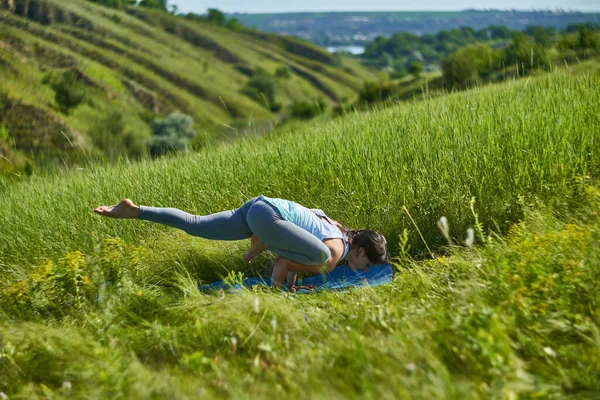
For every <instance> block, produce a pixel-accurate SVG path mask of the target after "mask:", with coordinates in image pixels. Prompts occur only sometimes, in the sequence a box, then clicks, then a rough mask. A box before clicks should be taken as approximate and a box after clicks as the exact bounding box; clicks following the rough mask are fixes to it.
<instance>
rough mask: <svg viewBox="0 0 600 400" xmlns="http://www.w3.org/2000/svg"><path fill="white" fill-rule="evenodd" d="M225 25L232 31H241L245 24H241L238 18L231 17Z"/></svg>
mask: <svg viewBox="0 0 600 400" xmlns="http://www.w3.org/2000/svg"><path fill="white" fill-rule="evenodd" d="M225 27H226V28H227V29H231V30H232V31H239V30H240V29H242V27H243V26H242V25H241V24H240V22H239V21H238V19H237V18H230V19H228V20H227V23H226V24H225Z"/></svg>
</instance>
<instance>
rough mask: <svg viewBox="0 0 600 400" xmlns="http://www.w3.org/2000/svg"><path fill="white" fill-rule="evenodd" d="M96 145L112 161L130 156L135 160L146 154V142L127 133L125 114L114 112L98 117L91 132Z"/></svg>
mask: <svg viewBox="0 0 600 400" xmlns="http://www.w3.org/2000/svg"><path fill="white" fill-rule="evenodd" d="M90 137H91V138H92V140H93V142H94V145H95V146H97V147H98V148H100V149H101V150H102V151H103V154H104V155H105V156H106V157H107V158H108V159H109V160H111V161H115V160H117V159H118V158H119V157H120V156H125V155H128V156H129V157H131V158H133V159H135V158H139V157H141V156H142V155H143V154H144V153H145V150H146V149H145V146H144V142H143V141H142V140H141V139H138V138H136V137H135V136H134V135H133V134H132V133H131V132H125V121H124V118H123V114H121V113H120V112H118V111H112V112H109V113H107V114H106V115H102V116H100V117H98V119H97V121H96V123H95V124H94V126H93V127H92V130H91V132H90Z"/></svg>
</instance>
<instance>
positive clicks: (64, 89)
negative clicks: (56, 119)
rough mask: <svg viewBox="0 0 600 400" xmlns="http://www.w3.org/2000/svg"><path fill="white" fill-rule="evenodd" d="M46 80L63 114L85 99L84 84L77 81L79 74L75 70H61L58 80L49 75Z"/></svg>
mask: <svg viewBox="0 0 600 400" xmlns="http://www.w3.org/2000/svg"><path fill="white" fill-rule="evenodd" d="M47 80H48V82H49V83H50V87H52V89H54V92H55V95H54V100H55V101H56V103H57V104H58V107H59V109H60V111H61V112H62V113H63V114H65V115H69V111H71V110H72V109H74V108H75V107H77V106H78V105H80V104H81V103H83V101H84V100H85V97H86V89H85V86H84V85H83V84H82V83H81V82H80V81H79V76H78V75H77V73H76V72H75V71H71V70H68V71H65V72H63V74H62V76H61V78H60V79H59V80H55V79H52V76H51V75H50V76H49V77H48V78H47Z"/></svg>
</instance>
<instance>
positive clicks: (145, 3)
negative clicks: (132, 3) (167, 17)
mask: <svg viewBox="0 0 600 400" xmlns="http://www.w3.org/2000/svg"><path fill="white" fill-rule="evenodd" d="M167 4H168V0H141V1H140V2H139V3H138V7H146V8H156V9H159V10H164V11H167Z"/></svg>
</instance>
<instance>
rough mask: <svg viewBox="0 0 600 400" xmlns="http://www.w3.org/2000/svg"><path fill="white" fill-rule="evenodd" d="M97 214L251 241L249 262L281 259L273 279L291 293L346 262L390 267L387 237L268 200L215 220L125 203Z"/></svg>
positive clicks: (285, 202)
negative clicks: (300, 277)
mask: <svg viewBox="0 0 600 400" xmlns="http://www.w3.org/2000/svg"><path fill="white" fill-rule="evenodd" d="M94 212H96V213H97V214H100V215H104V216H107V217H112V218H136V219H141V220H145V221H151V222H157V223H160V224H164V225H169V226H173V227H175V228H179V229H182V230H184V231H185V232H187V233H188V234H190V235H192V236H198V237H202V238H205V239H214V240H241V239H248V238H250V239H251V241H250V243H251V245H250V250H248V252H247V253H246V254H244V255H243V258H244V260H245V261H246V262H250V261H251V260H252V259H253V258H254V257H256V256H257V255H259V254H260V253H262V252H263V251H265V250H267V249H268V250H270V251H272V252H274V253H276V254H278V255H279V257H278V258H277V259H276V260H275V266H274V268H273V274H272V276H271V280H272V282H273V285H274V286H277V287H280V286H281V285H282V284H283V282H284V281H286V280H287V286H288V287H289V288H291V287H292V286H293V285H294V283H295V280H296V275H297V273H298V272H312V273H321V272H323V271H324V270H326V271H327V272H330V271H332V270H333V268H335V266H336V265H337V263H338V262H339V261H340V260H342V259H345V260H346V261H347V263H348V265H349V267H350V268H351V269H353V270H368V269H369V267H370V266H371V265H375V264H382V263H384V262H389V260H388V252H387V244H386V240H385V237H384V236H383V235H381V234H380V233H379V232H375V231H370V230H350V229H347V228H344V227H343V226H342V225H340V224H339V223H337V222H335V221H333V220H332V219H330V218H329V217H327V216H326V215H325V213H324V212H323V211H322V210H320V209H308V208H306V207H304V206H302V205H300V204H298V203H296V202H293V201H290V200H284V199H278V198H270V197H267V196H258V197H254V198H252V199H250V200H248V201H247V202H246V203H244V204H243V205H242V206H241V207H240V208H237V209H234V210H228V211H222V212H219V213H216V214H211V215H204V216H200V215H192V214H188V213H186V212H184V211H181V210H178V209H176V208H159V207H148V206H136V205H135V204H134V203H133V202H132V201H131V200H129V199H125V200H123V201H121V202H120V203H119V204H117V205H114V206H100V207H98V208H96V209H95V210H94Z"/></svg>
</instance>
